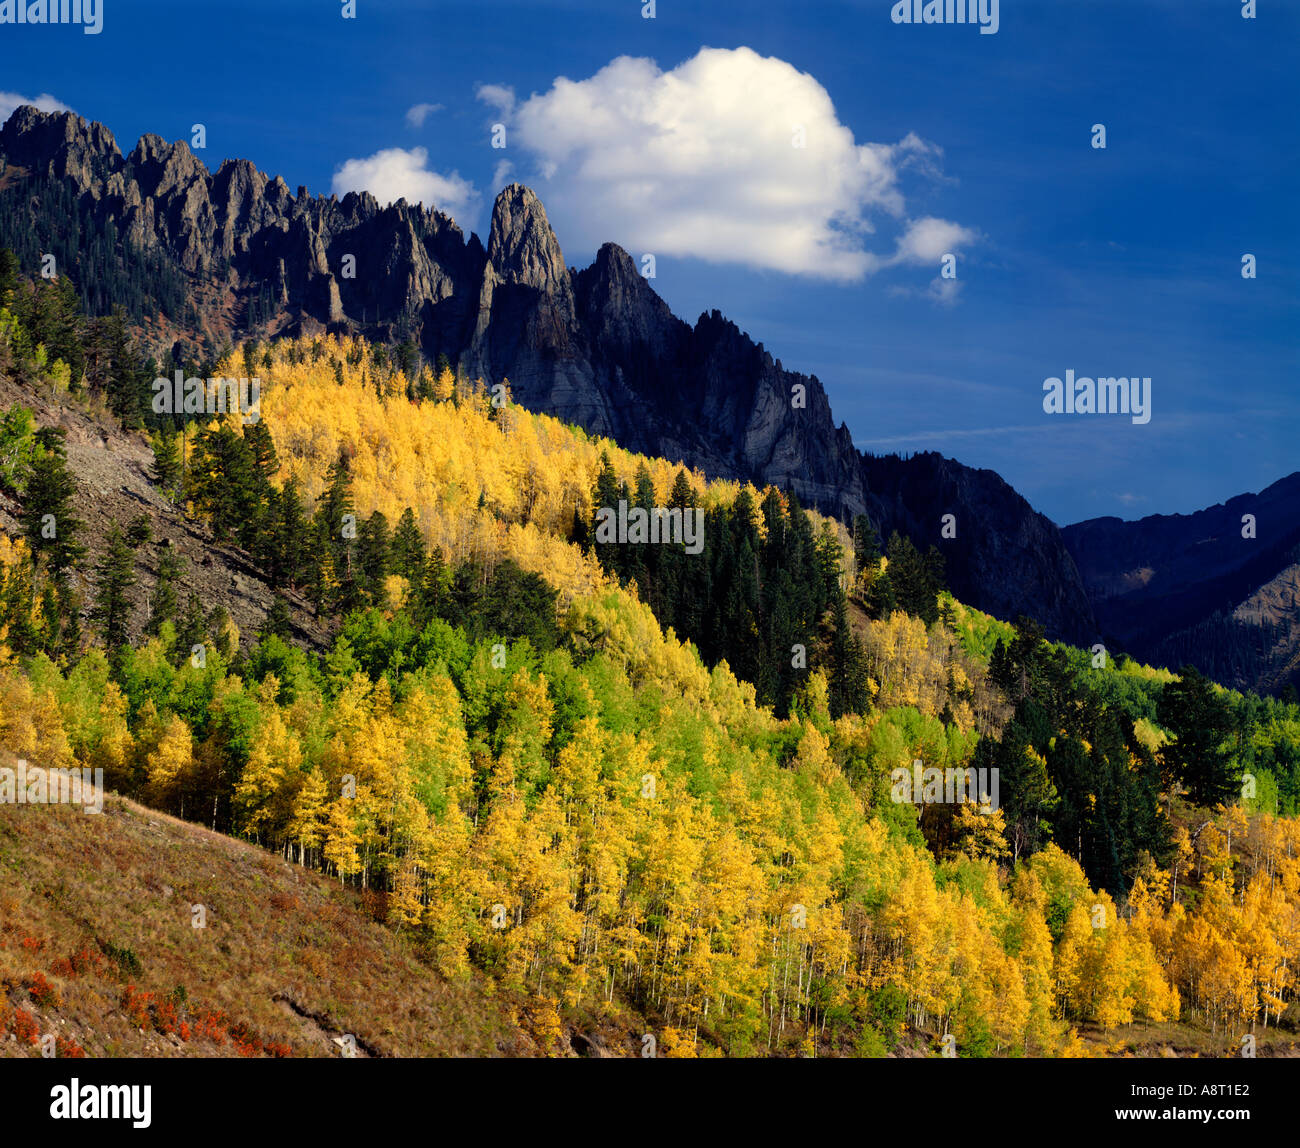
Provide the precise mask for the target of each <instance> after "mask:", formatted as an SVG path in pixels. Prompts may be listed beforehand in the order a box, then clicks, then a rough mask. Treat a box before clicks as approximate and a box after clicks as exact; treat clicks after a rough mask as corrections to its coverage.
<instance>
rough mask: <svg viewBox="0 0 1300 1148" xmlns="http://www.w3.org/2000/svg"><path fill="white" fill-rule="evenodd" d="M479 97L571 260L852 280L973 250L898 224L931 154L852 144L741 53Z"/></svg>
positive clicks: (768, 68)
mask: <svg viewBox="0 0 1300 1148" xmlns="http://www.w3.org/2000/svg"><path fill="white" fill-rule="evenodd" d="M477 94H478V97H479V98H480V99H481V100H483V101H484V102H485V103H487V104H489V105H490V106H491V107H492V108H494V109H495V110H496V111H497V112H498V113H500V114H501V115H503V116H504V117H505V118H506V119H507V121H508V124H509V129H510V131H509V144H510V148H511V150H512V152H513V151H514V150H515V149H516V148H518V149H519V150H520V151H522V152H524V153H526V154H527V155H528V156H529V157H530V159H531V160H532V163H533V169H534V171H533V175H532V178H531V179H529V178H528V176H527V174H526V173H521V175H520V178H525V179H527V180H528V182H531V183H532V184H533V186H534V187H535V188H536V190H537V191H538V194H539V195H541V196H542V199H543V201H544V202H545V204H546V210H547V214H548V215H549V216H550V218H551V220H552V221H553V222H554V223H555V225H556V229H557V231H558V233H559V234H560V236H561V238H562V240H563V241H564V242H565V243H566V244H571V245H573V246H576V247H583V248H587V249H591V248H595V247H596V246H598V245H599V244H601V243H603V242H605V241H607V240H613V241H615V242H617V243H620V244H622V245H623V246H625V247H629V248H632V249H635V250H636V251H651V252H654V253H656V254H660V255H682V256H698V257H700V258H703V259H708V260H712V261H715V262H738V263H743V264H747V265H750V266H756V267H762V268H770V269H774V270H779V271H786V272H791V273H796V274H810V275H819V276H825V277H829V278H834V279H842V280H856V279H861V278H862V277H863V276H864V275H867V274H869V273H871V272H873V271H876V270H878V269H880V268H881V267H885V266H892V265H895V264H901V263H913V262H924V261H925V260H924V258H923V257H924V256H925V255H926V254H927V253H928V252H930V251H932V250H933V249H934V247H935V245H936V244H937V243H938V242H939V241H940V240H941V239H942V240H945V241H946V242H947V245H946V246H945V247H944V248H943V251H940V252H939V254H943V253H944V252H946V251H951V250H953V249H954V248H955V247H957V246H959V245H960V244H961V243H963V242H969V241H971V240H972V239H973V238H974V233H973V232H970V231H968V230H967V229H965V228H963V227H961V226H959V225H958V224H955V223H948V222H947V221H944V220H940V219H934V218H929V217H927V218H926V219H922V220H917V221H913V222H910V223H909V222H907V219H906V204H905V201H904V197H903V193H902V191H901V190H900V188H899V175H900V173H901V172H907V173H908V174H909V176H916V177H919V178H932V179H933V178H941V173H940V172H939V168H938V163H939V157H940V156H941V154H942V153H941V151H940V149H939V148H938V147H936V146H935V145H933V144H929V143H926V142H925V141H924V140H921V139H919V138H918V137H917V136H916V135H915V134H911V133H909V134H908V135H907V136H905V137H904V138H903V139H902V140H901V141H900V142H899V143H897V144H892V145H890V144H875V143H862V144H859V143H857V142H856V141H855V140H854V138H853V132H852V131H851V130H850V129H849V128H848V127H846V126H845V125H844V124H841V123H840V122H839V120H838V118H837V116H836V113H835V108H834V105H833V104H832V102H831V98H830V95H829V94H828V93H827V92H826V90H825V89H824V88H823V87H822V86H821V85H820V84H819V83H818V82H817V81H816V80H815V79H814V78H813V77H812V76H810V75H808V74H807V73H804V72H800V71H798V70H797V69H796V68H794V67H793V66H792V65H790V64H788V63H786V62H785V61H783V60H779V59H775V58H772V57H764V56H760V55H758V53H756V52H754V51H752V50H751V49H749V48H737V49H734V50H732V49H715V48H704V49H702V50H701V51H700V52H699V53H697V54H696V55H695V56H694V57H692V58H691V59H689V60H686V61H684V62H683V63H681V64H679V65H678V66H677V67H676V68H673V69H671V70H670V71H667V72H665V71H663V70H661V69H660V68H659V66H658V65H657V64H656V63H655V62H654V61H653V60H650V59H639V58H633V57H629V56H620V57H619V58H618V59H615V60H613V61H611V62H610V63H609V64H607V65H606V66H605V67H604V68H602V69H601V70H600V71H599V72H597V73H596V74H595V75H594V76H591V77H590V78H588V79H585V80H579V81H574V80H570V79H567V78H565V77H560V78H558V79H556V81H555V82H554V84H553V85H552V87H551V89H550V90H549V91H547V92H544V93H542V94H540V95H538V94H535V95H532V96H530V97H529V98H528V99H526V100H523V101H522V102H516V101H515V98H514V93H513V91H512V90H510V89H508V88H503V87H500V86H497V85H482V86H480V87H479V88H478V89H477ZM796 142H801V143H802V145H803V146H795V144H796ZM879 223H886V224H889V225H890V226H891V227H894V226H896V227H900V228H902V229H903V234H902V239H901V241H900V242H899V245H898V247H897V250H896V251H895V252H894V253H892V254H888V253H885V254H882V253H880V252H878V251H873V250H871V249H870V248H869V247H868V240H869V239H870V237H871V236H872V235H873V233H874V232H875V230H876V226H877V225H878V224H879ZM884 246H885V248H886V252H887V251H888V246H889V244H888V241H886V243H885V244H884ZM936 262H937V259H936Z"/></svg>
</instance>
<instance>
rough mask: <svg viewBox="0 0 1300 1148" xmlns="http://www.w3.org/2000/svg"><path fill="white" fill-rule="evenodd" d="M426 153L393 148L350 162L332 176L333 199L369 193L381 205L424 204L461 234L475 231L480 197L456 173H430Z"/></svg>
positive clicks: (418, 150) (467, 182) (420, 149)
mask: <svg viewBox="0 0 1300 1148" xmlns="http://www.w3.org/2000/svg"><path fill="white" fill-rule="evenodd" d="M428 163H429V153H428V151H427V150H426V149H425V148H422V147H415V148H411V149H410V150H407V149H405V148H400V147H393V148H385V149H384V150H383V151H377V152H375V154H374V155H372V156H368V157H366V158H365V159H350V160H348V161H347V162H345V163H344V164H343V165H342V166H341V167H340V168H339V169H338V170H337V171H336V172H335V173H334V181H333V185H332V188H333V191H334V194H335V195H346V194H347V193H348V192H349V191H368V192H370V194H371V195H373V196H374V197H375V198H376V199H377V200H379V202H380V203H385V204H387V203H395V202H396V201H397V200H399V199H405V200H406V202H407V203H410V204H416V203H423V204H424V206H425V207H436V208H437V209H438V210H439V211H441V212H445V213H446V214H447V215H450V216H452V218H454V219H455V220H456V222H457V223H458V224H459V225H460V227H461V229H462V230H464V231H471V230H473V228H474V224H475V221H476V219H477V216H478V210H479V204H480V197H479V193H478V190H477V189H476V188H475V187H474V185H473V183H471V182H470V181H469V180H467V179H462V178H461V176H460V175H459V174H458V173H457V172H454V171H453V172H452V173H451V174H450V175H442V174H440V173H439V172H436V171H430V170H429V167H428Z"/></svg>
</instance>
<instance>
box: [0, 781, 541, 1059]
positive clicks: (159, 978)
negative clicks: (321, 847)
mask: <svg viewBox="0 0 1300 1148" xmlns="http://www.w3.org/2000/svg"><path fill="white" fill-rule="evenodd" d="M191 903H202V904H203V905H205V906H206V907H207V927H206V928H204V929H195V928H193V927H192V925H191V909H190V906H191ZM365 910H366V906H365V904H364V903H363V902H362V900H361V899H360V898H359V897H357V896H356V895H355V894H354V893H353V892H351V891H349V890H344V889H342V888H341V887H340V886H338V885H336V884H333V883H332V882H330V881H328V880H326V879H325V878H322V877H320V876H317V875H315V874H312V873H309V872H307V871H304V870H302V869H299V868H298V867H296V866H294V865H291V864H289V863H287V862H285V861H284V860H282V859H281V858H279V857H278V856H275V855H273V854H270V853H267V852H265V851H264V850H262V849H259V848H257V847H255V846H253V845H249V844H245V843H243V842H240V841H237V840H234V839H232V838H228V837H223V836H221V835H220V834H216V833H212V832H210V831H208V830H206V829H203V828H201V827H199V826H195V825H191V824H188V823H186V822H182V821H177V820H176V819H174V818H171V817H168V816H166V815H164V814H160V813H157V812H155V811H153V810H150V809H147V808H145V807H143V806H140V805H136V804H135V803H134V802H130V801H125V800H121V799H117V798H114V797H109V798H108V799H107V800H106V803H105V808H104V812H103V814H102V815H99V816H88V815H86V814H84V813H82V812H80V811H79V810H76V809H72V808H67V807H56V806H26V805H24V806H16V805H0V1055H3V1056H15V1055H17V1056H22V1055H29V1056H36V1055H40V1051H39V1048H38V1047H35V1046H32V1045H29V1044H27V1043H26V1042H24V1041H22V1040H19V1039H11V1036H10V1033H12V1031H13V1021H14V1017H15V1012H16V1010H17V1009H19V1008H22V1009H25V1010H26V1011H27V1012H28V1013H29V1014H31V1015H33V1016H34V1017H35V1018H36V1020H37V1021H38V1024H39V1029H40V1032H42V1033H48V1032H54V1033H57V1034H59V1035H60V1036H62V1037H64V1038H67V1039H71V1040H75V1041H76V1043H77V1044H78V1045H80V1046H81V1047H82V1048H83V1049H84V1050H85V1052H86V1054H87V1055H89V1056H105V1055H106V1056H115V1055H116V1056H194V1055H199V1056H203V1055H216V1056H222V1055H226V1056H228V1055H234V1054H235V1052H236V1051H237V1049H238V1044H237V1043H236V1042H235V1041H234V1040H233V1039H231V1037H230V1036H229V1030H230V1028H231V1027H232V1026H234V1025H237V1024H238V1023H239V1022H242V1023H243V1024H244V1025H246V1026H247V1027H248V1029H249V1030H251V1032H252V1033H254V1034H256V1037H257V1038H258V1039H260V1040H261V1041H262V1042H263V1043H264V1044H280V1045H283V1046H285V1048H284V1049H282V1050H280V1051H281V1054H283V1053H284V1052H286V1051H287V1052H288V1053H289V1054H291V1055H294V1056H337V1055H340V1047H339V1046H338V1045H337V1044H335V1043H334V1039H333V1038H336V1037H338V1036H339V1035H340V1034H342V1033H352V1034H354V1035H355V1037H356V1039H357V1044H358V1046H359V1049H360V1051H359V1055H366V1054H367V1052H370V1053H373V1054H375V1055H385V1056H457V1055H460V1056H463V1055H471V1056H473V1055H478V1056H490V1055H500V1054H506V1055H527V1054H529V1053H532V1052H535V1051H536V1049H535V1046H534V1045H533V1043H532V1041H531V1039H530V1038H529V1036H528V1035H527V1033H526V1031H524V1029H521V1028H520V1027H518V1026H517V1025H516V1023H515V1017H514V1013H513V1009H512V1007H511V1002H509V1001H507V1000H504V999H499V1000H493V999H489V997H488V995H487V992H485V989H484V987H483V986H484V983H485V982H482V981H480V980H478V979H475V980H473V981H471V982H469V983H466V984H458V985H453V984H448V983H447V982H445V981H443V980H442V979H441V978H440V977H439V976H438V975H437V974H436V973H433V972H432V971H430V970H429V969H427V968H425V967H424V966H423V965H422V964H421V963H420V962H419V960H418V959H417V957H416V955H415V953H414V951H413V950H412V948H411V947H410V946H409V945H407V944H406V943H405V942H404V941H403V940H402V939H401V938H400V937H399V936H397V935H396V934H395V933H393V932H392V931H391V930H390V929H388V928H386V927H384V926H383V925H380V924H378V923H376V922H375V921H374V920H373V919H371V918H370V917H369V916H368V915H367V913H366V911H365ZM106 946H111V948H110V949H109V955H107V956H105V955H104V949H105V947H106ZM127 949H129V950H131V951H132V952H133V953H134V954H135V955H136V958H137V959H138V962H139V964H138V969H136V968H135V967H134V966H133V964H132V962H131V960H130V958H129V957H127V958H122V959H115V958H114V956H113V954H114V953H119V952H121V951H122V950H127ZM80 950H85V951H86V953H87V954H88V955H89V962H87V960H86V959H85V958H84V957H83V959H82V960H81V961H77V962H73V963H74V964H75V965H78V966H80V967H81V968H82V969H83V971H82V972H81V973H79V974H78V973H76V972H74V971H73V970H72V969H70V968H69V967H68V965H67V963H58V962H60V959H63V961H64V962H67V960H68V958H71V957H72V956H73V954H75V953H77V952H78V951H80ZM88 964H89V966H90V967H87V965H88ZM59 970H61V971H62V972H63V975H62V976H60V975H59ZM36 973H43V974H44V975H45V977H46V978H47V981H48V984H49V985H50V986H51V987H52V988H53V989H54V991H55V992H56V993H57V994H58V997H59V1000H60V1003H58V1004H54V1003H52V1002H50V1000H49V998H48V997H46V998H45V999H46V1003H45V1004H44V1005H41V1004H38V1003H36V1001H35V1000H34V999H33V994H32V992H31V991H29V990H30V988H31V986H32V985H33V984H34V981H33V977H34V974H36ZM128 984H130V985H133V986H134V988H135V989H136V990H137V991H139V992H145V991H148V992H152V993H153V994H154V996H155V998H157V1000H160V1001H162V1000H165V999H166V998H167V996H168V994H171V993H173V992H174V990H176V989H177V987H178V986H179V987H182V988H184V990H185V993H186V996H187V998H188V1004H187V1005H185V1006H183V1008H182V1010H181V1015H180V1017H178V1020H180V1019H185V1018H186V1017H187V1016H188V1018H189V1021H190V1025H191V1031H190V1039H189V1040H188V1041H183V1040H182V1039H181V1038H180V1036H179V1034H176V1033H172V1034H168V1033H164V1032H159V1031H158V1027H159V1026H158V1025H157V1024H155V1023H152V1022H154V1021H155V1020H156V1019H157V1014H156V1011H155V1013H151V1014H149V1013H145V1014H137V1018H138V1017H139V1016H142V1015H148V1016H149V1020H150V1024H149V1031H142V1030H141V1028H140V1026H139V1024H138V1023H136V1022H135V1021H133V1020H132V1019H131V1018H130V1017H129V1016H128V1013H127V1009H126V1007H124V1003H123V1001H124V996H125V994H126V988H127V985H128ZM38 995H39V990H38ZM216 1010H221V1011H222V1012H223V1013H224V1014H225V1017H226V1022H225V1023H218V1024H217V1025H216V1026H215V1027H216V1029H217V1030H218V1031H219V1032H220V1033H221V1036H222V1039H221V1040H217V1039H216V1038H215V1037H214V1036H212V1035H211V1033H210V1032H206V1033H204V1032H200V1031H196V1030H199V1029H202V1028H203V1025H202V1023H201V1022H202V1018H203V1016H204V1015H206V1014H207V1013H209V1012H215V1011H216ZM6 1020H7V1021H9V1022H10V1023H9V1032H6V1026H5V1021H6ZM21 1023H22V1022H21V1021H20V1022H19V1024H20V1025H21ZM163 1027H166V1026H165V1023H164V1025H163ZM525 1027H526V1026H525ZM246 1040H247V1038H246Z"/></svg>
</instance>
